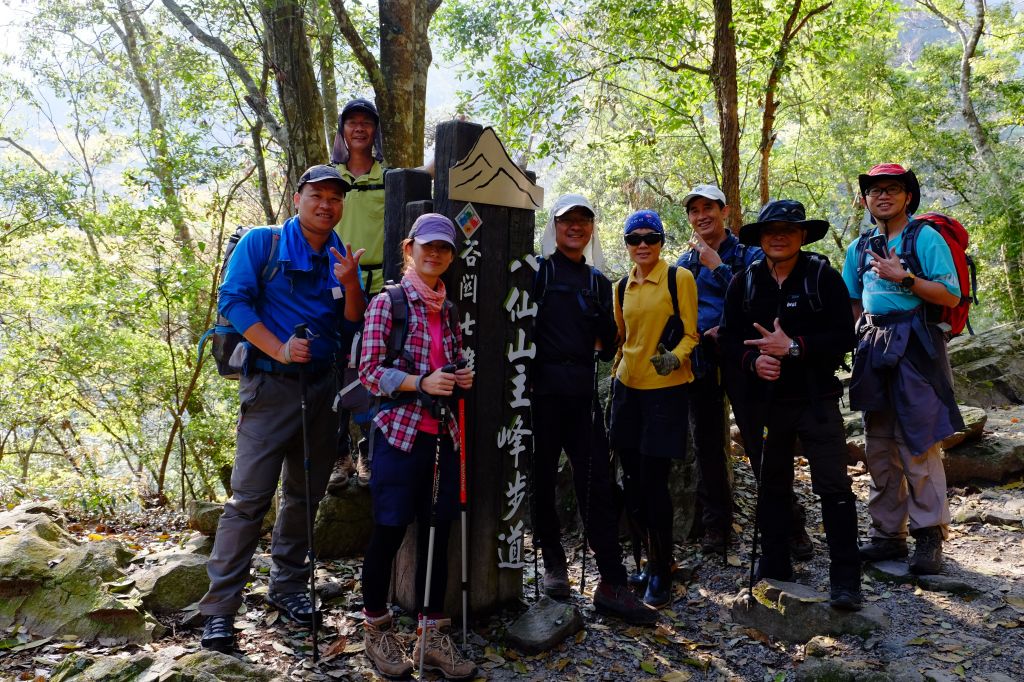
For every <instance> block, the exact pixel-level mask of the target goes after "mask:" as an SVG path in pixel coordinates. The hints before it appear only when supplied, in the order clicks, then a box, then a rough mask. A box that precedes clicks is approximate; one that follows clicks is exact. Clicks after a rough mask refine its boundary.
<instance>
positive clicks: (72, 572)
mask: <svg viewBox="0 0 1024 682" xmlns="http://www.w3.org/2000/svg"><path fill="white" fill-rule="evenodd" d="M63 522H64V518H63V516H62V515H60V514H59V513H56V514H55V513H53V510H52V509H49V510H48V509H44V508H40V507H39V506H38V505H34V504H33V505H22V506H20V507H16V508H15V509H13V510H11V511H9V512H3V513H0V628H4V627H9V626H11V625H14V624H17V625H20V626H22V627H24V628H26V629H28V630H30V631H32V632H33V633H34V634H36V635H39V636H43V637H47V636H53V635H75V636H76V637H79V638H81V639H84V640H93V639H99V640H100V641H101V642H103V643H119V644H120V643H146V642H150V641H152V640H153V638H154V637H155V636H159V634H161V633H162V631H163V627H162V626H160V625H159V624H158V623H156V622H155V621H153V620H152V619H151V618H148V617H147V616H146V614H145V613H143V611H142V610H141V609H140V608H139V607H140V606H141V603H140V602H139V601H138V599H136V598H133V597H120V596H118V595H115V594H114V593H113V591H112V589H111V587H112V586H113V585H116V584H118V583H122V582H123V581H124V577H125V576H124V573H123V572H122V571H121V567H122V566H124V565H125V559H126V558H127V557H128V556H129V555H128V554H127V552H126V550H125V549H124V547H122V546H121V545H120V543H119V542H117V541H114V540H105V541H99V542H84V543H82V542H79V541H78V540H76V539H75V538H74V537H73V536H72V535H71V534H70V533H68V532H67V531H66V530H64V528H63V527H62V526H61V524H62V523H63Z"/></svg>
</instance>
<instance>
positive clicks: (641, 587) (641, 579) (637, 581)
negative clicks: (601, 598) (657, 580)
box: [595, 564, 650, 596]
mask: <svg viewBox="0 0 1024 682" xmlns="http://www.w3.org/2000/svg"><path fill="white" fill-rule="evenodd" d="M648 578H650V575H648V573H647V564H644V566H643V568H641V569H640V570H639V571H637V572H636V573H630V574H629V577H628V578H626V584H627V585H629V589H631V590H633V591H634V592H637V593H639V594H643V593H644V592H645V591H646V590H647V579H648ZM595 596H596V593H595Z"/></svg>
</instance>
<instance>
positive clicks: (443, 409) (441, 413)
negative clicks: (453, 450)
mask: <svg viewBox="0 0 1024 682" xmlns="http://www.w3.org/2000/svg"><path fill="white" fill-rule="evenodd" d="M455 369H456V367H455V365H445V366H444V367H442V368H441V371H442V372H445V373H452V372H454V371H455ZM435 404H436V405H437V407H438V415H437V421H438V423H439V427H438V430H437V438H436V441H435V442H436V445H435V447H434V480H433V483H432V485H431V491H430V535H429V536H428V537H427V578H426V583H427V584H426V585H424V586H423V611H422V612H421V613H420V622H419V625H420V632H419V637H420V679H423V663H424V660H425V658H424V654H426V649H427V609H428V608H429V606H430V582H431V580H432V579H433V573H434V536H435V535H436V534H437V492H438V486H439V483H440V480H441V478H440V476H439V473H440V470H441V427H442V426H443V425H445V424H447V423H448V420H447V417H448V406H447V405H446V404H445V402H444V399H443V398H439V399H438V400H437V401H436V403H435Z"/></svg>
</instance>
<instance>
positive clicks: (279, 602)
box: [267, 592, 321, 625]
mask: <svg viewBox="0 0 1024 682" xmlns="http://www.w3.org/2000/svg"><path fill="white" fill-rule="evenodd" d="M267 603H268V604H270V605H271V606H273V607H274V608H275V609H277V610H278V611H280V612H281V613H283V614H284V615H286V616H288V617H289V618H290V619H292V620H293V621H295V622H296V623H299V624H300V625H311V624H312V623H313V616H314V614H315V615H316V617H317V618H318V619H319V618H320V617H321V616H320V613H319V612H318V611H315V610H314V609H313V604H312V603H311V602H310V601H309V595H308V594H306V593H305V592H267ZM319 622H320V621H319V620H317V623H319Z"/></svg>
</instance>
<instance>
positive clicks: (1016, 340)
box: [947, 324, 1024, 407]
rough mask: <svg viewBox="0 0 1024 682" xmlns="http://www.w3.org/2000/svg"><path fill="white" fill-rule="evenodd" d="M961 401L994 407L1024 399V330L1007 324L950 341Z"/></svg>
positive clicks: (951, 359) (957, 388)
mask: <svg viewBox="0 0 1024 682" xmlns="http://www.w3.org/2000/svg"><path fill="white" fill-rule="evenodd" d="M947 350H948V352H949V361H950V364H951V365H952V367H953V389H954V391H955V392H956V396H957V401H958V402H962V403H965V404H967V405H976V406H979V407H991V406H996V405H1006V404H1010V403H1015V404H1019V403H1021V402H1024V329H1021V328H1015V325H1011V324H1004V325H1000V326H997V327H993V328H992V329H988V330H986V331H984V332H981V333H980V334H977V335H975V336H970V335H964V336H960V337H958V338H956V339H953V340H952V341H950V342H949V345H948V346H947Z"/></svg>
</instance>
